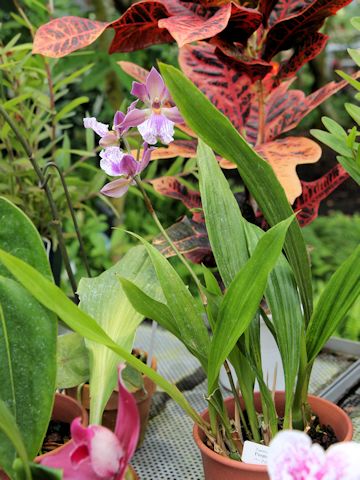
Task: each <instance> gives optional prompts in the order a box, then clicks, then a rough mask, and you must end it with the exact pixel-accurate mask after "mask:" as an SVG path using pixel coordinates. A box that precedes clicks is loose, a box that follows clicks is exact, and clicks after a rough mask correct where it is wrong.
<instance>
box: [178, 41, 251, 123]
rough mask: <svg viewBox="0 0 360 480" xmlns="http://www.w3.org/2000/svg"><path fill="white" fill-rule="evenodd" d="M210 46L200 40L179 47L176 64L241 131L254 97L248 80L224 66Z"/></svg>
mask: <svg viewBox="0 0 360 480" xmlns="http://www.w3.org/2000/svg"><path fill="white" fill-rule="evenodd" d="M214 50H215V48H214V46H212V45H209V44H207V43H204V42H200V43H198V44H197V45H186V46H185V47H183V48H181V49H180V53H179V63H180V66H181V69H182V71H183V72H184V73H185V75H187V76H188V77H189V78H190V79H191V80H192V81H193V82H194V83H195V85H197V87H198V88H200V90H202V92H203V93H205V95H207V97H208V98H209V99H210V100H211V102H212V103H213V104H214V105H215V106H216V107H217V108H218V109H219V110H221V111H222V112H223V113H224V115H226V116H227V117H228V118H229V119H230V121H231V122H232V123H233V124H234V126H235V127H236V128H237V129H238V130H239V131H240V132H241V131H242V130H243V128H244V125H245V123H246V121H247V118H248V115H249V112H250V104H251V102H252V101H253V98H254V92H253V90H252V88H251V84H252V82H251V80H250V78H249V77H247V76H245V75H240V73H239V72H237V71H236V70H233V69H232V68H230V67H228V66H227V65H224V64H223V63H222V62H221V61H220V60H219V59H218V57H217V56H216V55H215V53H214Z"/></svg>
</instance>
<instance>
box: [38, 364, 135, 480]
mask: <svg viewBox="0 0 360 480" xmlns="http://www.w3.org/2000/svg"><path fill="white" fill-rule="evenodd" d="M122 369H123V366H120V367H119V377H118V378H119V380H118V382H119V404H118V414H117V418H116V425H115V432H114V433H113V432H112V431H111V430H109V429H107V428H105V427H102V426H101V425H90V426H88V427H86V428H85V427H83V426H82V425H81V423H80V419H79V418H76V419H75V420H74V421H73V422H72V424H71V435H72V441H71V442H69V443H68V444H67V445H66V446H65V447H64V448H62V449H61V451H60V452H59V453H58V454H56V455H53V456H51V457H48V458H45V459H44V460H42V461H41V464H42V465H45V466H48V467H53V468H58V469H61V470H62V471H63V480H123V479H124V476H125V472H126V469H127V467H128V463H129V461H130V459H131V457H132V456H133V454H134V452H135V449H136V445H137V442H138V438H139V432H140V422H139V413H138V410H137V406H136V402H135V400H134V398H133V396H132V395H131V394H130V393H129V392H128V391H127V390H126V388H125V386H124V385H123V382H122V379H121V370H122Z"/></svg>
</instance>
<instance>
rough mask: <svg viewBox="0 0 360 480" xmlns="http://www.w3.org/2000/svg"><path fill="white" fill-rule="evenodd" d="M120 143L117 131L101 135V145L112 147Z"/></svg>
mask: <svg viewBox="0 0 360 480" xmlns="http://www.w3.org/2000/svg"><path fill="white" fill-rule="evenodd" d="M118 143H119V139H118V136H117V135H116V133H115V132H109V133H107V134H106V135H104V136H103V137H101V139H100V142H99V145H101V146H102V147H111V146H116V145H118Z"/></svg>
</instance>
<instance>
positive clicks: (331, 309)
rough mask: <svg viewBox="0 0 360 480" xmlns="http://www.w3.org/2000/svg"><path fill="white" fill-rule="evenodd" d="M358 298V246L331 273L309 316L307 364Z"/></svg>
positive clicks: (359, 248) (359, 287) (359, 265)
mask: <svg viewBox="0 0 360 480" xmlns="http://www.w3.org/2000/svg"><path fill="white" fill-rule="evenodd" d="M359 295H360V246H358V247H357V249H356V250H355V252H354V253H353V254H352V255H350V257H349V258H348V259H347V260H345V262H344V263H343V264H342V265H341V267H339V268H338V269H337V271H336V272H335V273H334V274H333V276H332V277H331V279H330V281H329V282H328V284H327V285H326V287H325V289H324V291H323V292H322V294H321V296H320V299H319V301H318V303H317V305H316V308H315V310H314V313H313V315H312V317H311V320H310V323H309V326H308V329H307V332H306V346H307V352H308V361H309V363H311V362H312V361H313V360H314V359H315V357H316V356H317V355H318V353H319V352H320V350H321V349H322V347H323V346H324V345H325V343H326V342H327V340H328V339H329V338H330V337H331V335H332V334H333V333H334V331H335V330H336V327H337V326H338V325H339V323H340V322H341V320H342V319H343V318H344V317H345V315H346V313H347V312H348V311H349V309H350V308H351V306H352V305H353V304H354V302H355V301H356V299H357V298H358V297H359Z"/></svg>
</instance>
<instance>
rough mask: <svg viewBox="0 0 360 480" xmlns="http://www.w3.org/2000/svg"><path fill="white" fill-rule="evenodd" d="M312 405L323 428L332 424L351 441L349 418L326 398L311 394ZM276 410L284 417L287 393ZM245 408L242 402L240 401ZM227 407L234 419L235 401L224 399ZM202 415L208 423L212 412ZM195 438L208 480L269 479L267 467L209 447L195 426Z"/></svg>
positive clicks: (278, 399) (258, 405)
mask: <svg viewBox="0 0 360 480" xmlns="http://www.w3.org/2000/svg"><path fill="white" fill-rule="evenodd" d="M254 401H255V407H256V410H257V411H259V412H261V401H260V394H259V393H255V394H254ZM308 401H309V404H310V405H311V408H312V409H313V411H314V413H316V414H317V415H318V416H319V419H320V422H321V423H323V424H324V425H331V426H332V428H333V429H334V431H335V434H336V436H337V438H338V440H339V441H340V442H342V441H348V440H351V439H352V434H353V428H352V423H351V420H350V418H349V417H348V415H347V414H346V413H345V412H344V410H342V409H341V408H339V407H338V406H337V405H335V404H333V403H331V402H329V401H328V400H324V399H323V398H319V397H314V396H313V395H309V397H308ZM275 403H276V409H277V411H278V413H279V415H283V414H284V408H285V393H284V392H276V394H275ZM241 404H242V406H243V402H242V400H241ZM225 405H226V408H227V410H228V412H229V414H230V417H233V416H234V399H233V398H227V399H226V400H225ZM201 416H202V417H203V418H204V419H205V420H206V421H208V420H209V413H208V410H205V411H204V412H203V413H202V414H201ZM193 435H194V439H195V442H196V444H197V446H198V447H199V448H200V451H201V456H202V461H203V466H204V473H205V480H222V479H224V480H225V479H226V480H269V476H268V474H267V471H266V466H264V465H252V464H246V463H242V462H237V461H236V460H231V459H229V458H227V457H223V456H221V455H219V454H217V453H215V452H214V451H213V450H211V449H210V448H208V447H207V446H206V445H205V443H204V440H205V435H204V433H203V432H202V431H201V430H200V428H199V427H198V426H197V425H195V426H194V430H193Z"/></svg>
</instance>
